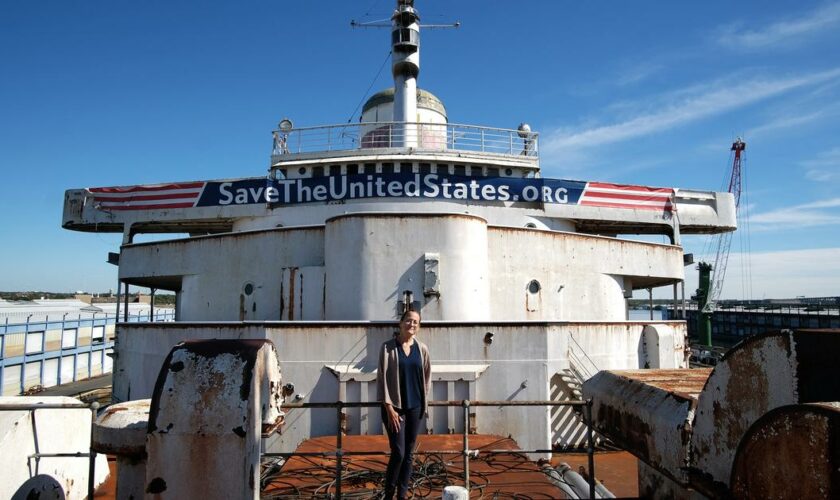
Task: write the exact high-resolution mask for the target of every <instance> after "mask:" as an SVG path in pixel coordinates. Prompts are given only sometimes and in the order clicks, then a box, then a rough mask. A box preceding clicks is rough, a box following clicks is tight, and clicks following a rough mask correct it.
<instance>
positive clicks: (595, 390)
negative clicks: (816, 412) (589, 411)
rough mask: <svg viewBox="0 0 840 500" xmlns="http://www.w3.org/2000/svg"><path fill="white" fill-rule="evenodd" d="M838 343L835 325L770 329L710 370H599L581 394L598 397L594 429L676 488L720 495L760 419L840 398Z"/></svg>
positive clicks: (769, 450) (726, 491)
mask: <svg viewBox="0 0 840 500" xmlns="http://www.w3.org/2000/svg"><path fill="white" fill-rule="evenodd" d="M838 350H840V331H837V330H833V331H831V330H822V331H814V330H811V331H809V330H799V331H785V332H772V333H767V334H764V335H759V336H756V337H752V338H750V339H748V340H746V341H744V342H743V343H741V344H739V345H738V346H736V347H734V348H733V349H732V350H730V351H729V352H728V353H727V354H726V356H724V358H723V359H722V360H721V362H720V363H718V365H717V366H716V367H715V368H714V369H713V370H709V369H695V370H642V371H639V370H628V371H620V372H601V373H599V374H598V375H596V376H595V377H593V378H592V379H591V380H589V381H588V382H586V383H585V384H584V386H583V390H584V396H585V397H592V398H593V400H594V401H593V409H594V412H595V426H596V429H598V430H600V431H601V432H602V433H604V434H606V435H607V436H608V437H610V438H612V439H613V440H614V441H615V442H616V443H618V444H619V445H621V446H623V447H625V448H626V449H627V450H628V451H630V452H632V453H633V454H634V455H636V456H637V457H639V458H640V459H641V460H643V461H644V462H645V463H647V464H648V465H649V466H651V467H652V468H653V469H655V470H656V474H661V475H664V476H665V477H666V478H669V479H670V480H673V481H675V482H676V483H678V484H677V485H673V486H674V487H676V488H679V487H684V488H686V491H688V488H693V489H695V490H697V491H699V492H700V493H702V494H704V495H707V496H710V497H725V496H727V495H729V494H730V493H731V492H730V490H729V486H730V474H731V472H732V467H733V465H732V464H733V460H734V458H735V454H736V451H737V450H738V446H739V443H742V438H743V437H744V435H745V434H746V433H747V431H748V430H749V429H750V427H751V426H752V425H753V424H754V423H755V422H756V421H757V420H759V419H760V418H762V417H763V416H764V415H767V414H768V412H772V410H774V409H775V408H778V407H780V406H784V405H792V404H800V403H808V402H816V401H837V400H840V378H838V377H836V374H835V366H836V360H835V358H836V352H838ZM771 414H772V413H771ZM772 453H773V451H772V448H767V456H768V457H770V456H772ZM792 460H795V459H792ZM807 463H808V461H807V460H806V461H804V462H803V466H805V465H804V464H807ZM788 477H791V476H788ZM802 477H806V476H802Z"/></svg>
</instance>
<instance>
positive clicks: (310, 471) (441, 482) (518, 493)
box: [262, 434, 585, 499]
mask: <svg viewBox="0 0 840 500" xmlns="http://www.w3.org/2000/svg"><path fill="white" fill-rule="evenodd" d="M462 446H463V437H462V436H461V435H460V434H451V435H438V434H434V435H421V436H419V438H418V451H419V452H423V451H427V450H433V451H439V450H452V451H458V450H460V449H461V448H462ZM335 449H336V448H335V437H332V436H329V437H322V438H313V439H309V440H306V441H304V442H303V443H302V444H301V445H300V446H299V447H298V450H297V451H300V452H323V451H335ZM343 449H344V450H345V451H354V452H359V451H375V452H379V451H388V438H387V437H386V436H346V437H344V442H343ZM470 449H478V450H479V454H478V457H477V458H473V459H471V460H470V484H471V487H472V488H471V496H472V498H480V497H484V498H494V497H496V498H534V499H549V498H563V496H562V493H561V492H560V490H559V489H557V487H555V486H554V485H553V484H552V483H551V482H550V481H549V480H548V478H547V477H546V476H545V474H543V473H542V472H541V471H540V467H539V465H537V464H536V463H535V462H532V461H530V460H528V459H527V457H526V456H524V455H522V454H520V453H516V450H517V449H519V446H518V445H517V444H516V442H515V441H514V440H513V439H510V438H505V437H499V436H491V435H482V434H471V435H470ZM482 449H485V450H490V449H494V450H511V452H510V453H504V454H496V455H489V454H487V455H482V454H481V450H482ZM584 456H585V455H584ZM387 460H388V457H387V456H386V455H357V456H351V457H345V460H344V464H345V471H346V472H347V473H348V474H346V476H345V479H344V480H343V481H342V493H343V496H344V497H345V498H370V497H373V496H375V495H376V494H377V493H378V492H379V491H381V489H382V481H383V476H384V471H385V467H386V464H387ZM416 463H418V464H419V467H415V470H414V476H413V490H412V492H413V498H441V495H442V492H443V488H444V486H447V485H463V484H464V468H463V459H462V458H461V457H460V456H459V455H442V454H441V455H436V454H434V455H425V456H424V455H417V456H416ZM334 479H335V459H334V458H332V457H327V458H322V457H292V458H290V459H289V460H288V461H287V462H286V463H285V464H284V465H283V467H282V469H281V470H280V471H279V472H278V473H276V474H274V476H273V477H272V478H271V479H269V480H268V481H267V482H265V483H264V484H265V487H264V488H263V493H262V497H263V498H328V497H329V496H330V495H333V494H335V483H334Z"/></svg>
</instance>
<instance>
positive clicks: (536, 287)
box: [528, 280, 542, 294]
mask: <svg viewBox="0 0 840 500" xmlns="http://www.w3.org/2000/svg"><path fill="white" fill-rule="evenodd" d="M540 290H542V285H540V282H539V281H537V280H531V281H530V282H528V293H532V294H537V293H540Z"/></svg>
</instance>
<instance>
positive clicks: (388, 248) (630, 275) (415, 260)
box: [120, 213, 684, 321]
mask: <svg viewBox="0 0 840 500" xmlns="http://www.w3.org/2000/svg"><path fill="white" fill-rule="evenodd" d="M427 253H435V254H438V255H439V256H440V265H439V272H438V275H439V282H440V296H439V297H438V296H436V295H433V294H430V295H428V296H425V297H424V295H423V291H424V255H425V254H427ZM122 262H123V264H122V266H121V267H120V277H121V278H122V279H127V280H129V281H130V282H133V283H136V284H146V285H152V286H155V285H157V287H158V288H165V286H164V285H166V284H167V283H169V284H171V283H173V282H179V283H180V288H181V289H180V293H179V299H178V304H179V320H182V321H195V320H204V321H219V320H256V321H261V320H277V319H284V320H286V319H296V320H297V319H305V320H319V319H330V320H386V319H393V318H395V317H396V316H397V315H398V307H397V302H398V301H399V300H401V299H402V292H403V291H405V290H411V291H412V292H413V298H414V300H415V301H419V302H420V305H421V306H422V307H421V310H422V312H423V314H424V316H425V317H426V319H441V320H461V321H471V320H516V321H521V320H555V321H556V320H566V321H568V320H574V321H577V320H585V321H597V320H608V321H622V320H625V319H626V317H627V311H626V301H625V296H626V295H628V293H629V290H630V289H631V288H632V287H637V288H638V287H643V286H651V285H652V286H657V285H663V284H668V283H672V282H675V281H677V280H681V279H683V277H684V274H683V265H682V249H681V248H680V247H677V246H671V245H660V244H653V243H644V242H637V241H628V240H618V239H615V238H606V237H599V236H592V235H583V234H578V233H563V232H555V231H546V230H535V229H524V228H523V229H513V228H507V227H492V226H490V227H488V226H487V224H486V222H485V221H484V220H483V219H481V218H479V217H476V216H471V215H463V214H436V215H430V214H400V215H391V214H382V213H379V214H376V213H365V214H348V215H344V216H339V217H335V218H333V219H330V220H329V221H328V222H327V225H326V228H324V227H307V228H288V229H287V228H281V229H273V230H266V231H253V232H246V233H231V234H227V235H218V236H213V237H201V238H192V239H188V240H174V241H170V242H155V243H144V244H141V245H130V246H125V247H123V259H122ZM533 283H538V284H536V285H535V284H533ZM301 287H302V288H301ZM249 291H250V293H248V292H249Z"/></svg>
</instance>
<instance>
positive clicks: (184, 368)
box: [145, 340, 282, 500]
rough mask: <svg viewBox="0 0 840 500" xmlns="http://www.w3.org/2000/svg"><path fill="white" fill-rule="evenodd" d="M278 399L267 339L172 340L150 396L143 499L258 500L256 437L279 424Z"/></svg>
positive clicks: (278, 386)
mask: <svg viewBox="0 0 840 500" xmlns="http://www.w3.org/2000/svg"><path fill="white" fill-rule="evenodd" d="M281 400H282V383H281V379H280V366H279V363H278V360H277V352H276V350H275V349H274V344H272V343H271V342H270V341H268V340H198V341H187V342H182V343H180V344H178V345H176V346H175V347H174V348H172V351H170V353H169V355H168V356H167V357H166V360H165V361H164V363H163V366H162V367H161V372H160V375H159V376H158V379H157V383H156V384H155V389H154V392H153V395H152V405H151V408H150V412H149V429H148V434H147V436H146V455H147V457H148V458H147V463H146V487H145V493H146V494H147V498H148V495H152V496H153V497H154V498H161V499H166V498H173V499H175V498H177V499H182V498H204V499H210V498H236V499H249V498H250V499H253V500H257V499H258V498H259V496H260V445H261V438H262V437H263V436H264V435H269V434H270V433H272V432H274V431H275V430H276V429H277V428H278V426H279V425H280V423H281V422H282V413H281V412H280V402H281Z"/></svg>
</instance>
